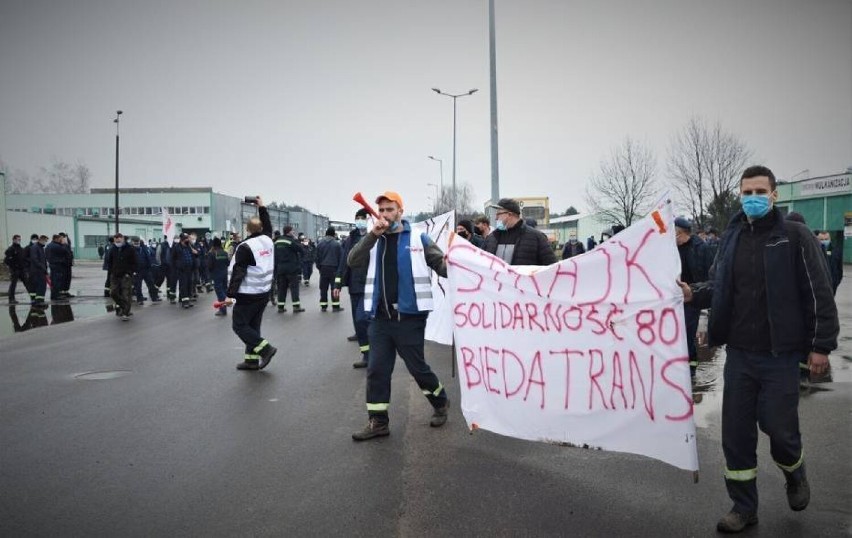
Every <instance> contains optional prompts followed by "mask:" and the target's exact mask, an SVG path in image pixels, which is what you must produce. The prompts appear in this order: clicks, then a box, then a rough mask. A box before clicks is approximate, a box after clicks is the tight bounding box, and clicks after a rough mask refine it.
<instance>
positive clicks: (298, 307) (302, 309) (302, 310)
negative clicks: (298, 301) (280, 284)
mask: <svg viewBox="0 0 852 538" xmlns="http://www.w3.org/2000/svg"><path fill="white" fill-rule="evenodd" d="M304 311H305V309H304V308H302V307H301V306H297V307H295V308H293V313H294V314H298V313H299V312H304Z"/></svg>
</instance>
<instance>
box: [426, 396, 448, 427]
mask: <svg viewBox="0 0 852 538" xmlns="http://www.w3.org/2000/svg"><path fill="white" fill-rule="evenodd" d="M449 410H450V400H447V403H445V404H444V405H443V406H442V407H436V408H435V412H434V413H432V420H430V421H429V425H430V426H432V427H433V428H440V427H441V426H443V425H444V424H445V423H446V422H447V412H448V411H449Z"/></svg>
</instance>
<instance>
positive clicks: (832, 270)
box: [817, 230, 843, 294]
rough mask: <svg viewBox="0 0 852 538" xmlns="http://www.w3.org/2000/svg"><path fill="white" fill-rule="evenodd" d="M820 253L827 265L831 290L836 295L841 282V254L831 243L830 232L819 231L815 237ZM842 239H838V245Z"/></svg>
mask: <svg viewBox="0 0 852 538" xmlns="http://www.w3.org/2000/svg"><path fill="white" fill-rule="evenodd" d="M817 240H818V241H819V244H820V248H822V253H823V255H824V256H825V262H826V264H827V265H828V274H829V276H831V289H832V291H833V292H834V293H835V294H837V288H838V286H840V281H841V280H843V252H842V250H841V249H839V248H836V247H835V246H834V245H832V243H831V232H828V231H825V230H823V231H821V232H820V233H819V235H818V236H817ZM842 241H843V238H842V237H840V238H839V240H838V244H841V243H842Z"/></svg>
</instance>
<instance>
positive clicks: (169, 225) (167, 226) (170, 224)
mask: <svg viewBox="0 0 852 538" xmlns="http://www.w3.org/2000/svg"><path fill="white" fill-rule="evenodd" d="M163 235H165V236H166V244H167V245H171V244H172V240H173V239H174V238H175V221H174V219H173V218H172V216H171V215H169V212H168V211H166V208H165V207H164V208H163Z"/></svg>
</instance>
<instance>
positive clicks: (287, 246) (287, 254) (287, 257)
mask: <svg viewBox="0 0 852 538" xmlns="http://www.w3.org/2000/svg"><path fill="white" fill-rule="evenodd" d="M301 259H302V245H301V244H300V243H299V241H298V240H297V239H296V234H295V233H293V227H292V226H290V225H289V224H288V225H287V226H284V230H283V233H282V234H281V235H279V236H278V238H277V239H275V280H276V285H277V288H278V298H277V303H278V312H286V311H287V307H286V304H287V290H290V300H291V301H292V303H293V304H292V306H293V312H304V311H305V309H304V308H302V303H301V302H300V301H299V284H300V282H301V280H302V262H301Z"/></svg>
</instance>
